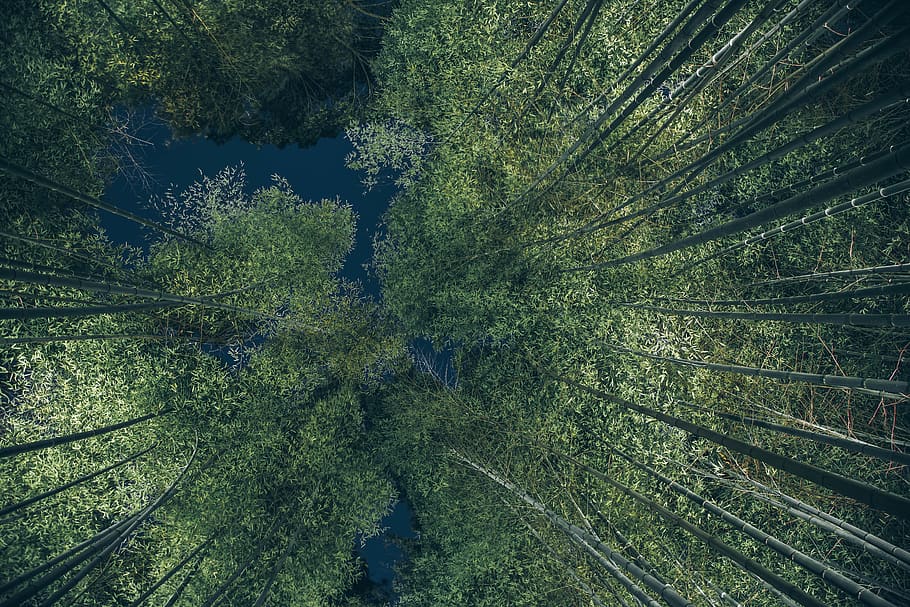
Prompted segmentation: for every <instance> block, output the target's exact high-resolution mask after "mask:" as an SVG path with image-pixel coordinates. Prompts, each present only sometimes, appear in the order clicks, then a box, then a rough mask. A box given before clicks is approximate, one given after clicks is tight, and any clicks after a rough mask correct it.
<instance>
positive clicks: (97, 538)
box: [0, 511, 141, 604]
mask: <svg viewBox="0 0 910 607" xmlns="http://www.w3.org/2000/svg"><path fill="white" fill-rule="evenodd" d="M140 512H141V511H140ZM138 516H139V513H136V514H133V515H130V516H129V517H127V518H125V519H123V520H121V521H118V522H116V523H114V524H112V525H110V526H109V527H107V528H106V529H103V530H102V531H99V532H98V533H96V534H95V535H93V536H92V537H90V538H89V539H87V540H85V541H83V542H80V543H79V544H77V545H75V546H73V547H72V548H69V549H67V550H65V551H64V552H62V553H60V554H58V555H57V556H55V557H54V558H52V559H51V560H49V561H47V562H46V563H43V564H41V565H38V566H37V567H34V568H32V569H30V570H28V571H26V572H25V573H22V574H20V575H17V576H16V577H14V578H12V579H10V580H8V581H6V582H4V583H3V585H2V586H0V594H4V593H6V592H8V591H9V590H12V589H13V588H15V587H16V586H20V585H22V584H23V583H25V582H27V581H28V580H30V579H32V578H34V577H36V576H38V575H40V574H42V573H44V572H45V571H47V570H48V569H50V568H52V567H54V566H55V565H58V564H59V563H62V562H63V561H66V560H67V559H71V558H72V557H73V556H74V555H78V554H79V553H80V552H83V551H85V550H87V549H89V548H90V547H91V546H93V545H95V544H97V543H99V542H102V541H103V540H105V538H107V537H109V536H110V535H112V534H114V533H116V532H118V531H119V530H121V529H123V528H125V527H126V526H127V525H128V524H129V523H130V522H132V521H133V520H135V519H136V518H137V517H138ZM87 558H88V556H84V558H81V560H74V563H75V564H79V563H81V562H82V561H84V560H85V559H87ZM75 564H74V565H72V566H70V565H69V564H67V565H66V566H64V567H63V568H62V569H61V571H63V573H66V572H67V571H69V570H70V569H71V568H72V567H74V566H75ZM61 575H62V574H61ZM33 586H34V585H33ZM30 588H31V587H30ZM40 590H41V589H40V588H38V589H36V590H35V591H34V592H31V593H30V594H27V595H24V594H23V596H24V597H31V596H34V594H36V593H37V592H40ZM23 592H24V591H20V592H19V593H17V594H16V596H19V594H22V593H23ZM13 598H16V597H13ZM10 604H16V603H15V602H11V603H10Z"/></svg>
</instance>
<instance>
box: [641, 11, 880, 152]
mask: <svg viewBox="0 0 910 607" xmlns="http://www.w3.org/2000/svg"><path fill="white" fill-rule="evenodd" d="M862 2H863V0H859V1H858V2H851V3H850V4H847V5H845V6H841V7H838V6H837V5H832V6H831V7H829V8H828V9H827V10H826V11H825V12H823V13H822V14H821V15H819V16H818V17H817V18H816V19H815V21H813V22H812V24H811V25H809V27H807V28H803V29H801V30H800V32H799V33H798V34H797V35H796V36H794V37H793V38H791V39H790V41H789V42H787V44H785V45H784V46H783V47H781V48H780V50H778V51H777V53H775V54H774V56H773V57H771V58H770V59H768V60H767V61H766V62H765V63H764V64H762V66H761V67H759V68H758V69H757V70H756V71H754V72H753V73H752V75H751V76H749V78H748V79H747V80H746V81H745V82H744V83H742V84H741V85H740V86H739V87H738V88H737V89H736V90H735V91H733V93H731V94H730V95H729V96H728V97H726V98H725V99H724V100H723V102H721V104H720V106H718V108H717V109H716V110H715V111H714V114H715V115H719V113H720V112H721V111H723V110H725V109H726V108H727V107H729V106H730V104H731V103H733V102H734V101H735V100H736V99H738V98H739V97H740V96H742V94H743V93H745V92H746V91H748V90H750V89H751V88H752V85H754V84H755V83H756V82H758V81H759V80H760V79H761V78H762V77H764V76H765V75H766V74H768V73H770V72H771V70H772V68H773V67H774V66H775V65H777V63H778V62H779V61H780V60H781V59H783V58H784V57H786V56H787V55H789V54H790V53H791V52H792V51H793V50H794V49H795V48H796V47H798V46H807V45H809V44H811V43H812V42H813V41H814V40H816V39H818V38H819V37H820V36H822V35H824V34H825V33H827V32H828V29H827V25H828V23H836V22H837V21H838V20H840V19H841V18H843V17H844V16H846V14H847V13H849V12H850V11H852V10H856V8H858V7H859V5H860V4H862ZM797 8H798V7H797ZM794 10H796V9H794ZM709 120H710V118H707V117H706V118H704V119H702V120H701V121H700V122H699V123H698V124H696V125H695V126H693V127H692V129H691V130H690V132H689V133H688V134H686V135H683V136H682V137H680V138H679V139H678V140H676V141H675V142H674V143H673V144H672V145H671V146H670V148H669V149H668V150H667V151H666V152H664V153H663V154H661V155H660V156H658V159H659V160H663V159H665V158H668V157H669V156H672V155H674V154H676V153H678V152H682V151H685V150H688V149H691V148H693V147H695V146H696V145H698V144H700V143H703V142H705V141H708V140H710V139H714V138H716V137H718V136H719V135H721V134H723V133H725V132H727V131H729V130H732V129H735V128H738V127H739V126H742V124H745V121H746V120H748V118H744V119H743V122H742V123H739V124H736V123H731V124H728V125H725V126H722V127H720V128H718V129H715V130H712V131H711V132H709V133H706V134H705V135H702V136H701V137H698V138H697V139H695V140H693V141H691V142H689V143H686V144H683V142H685V141H686V139H688V138H689V137H691V136H692V133H695V132H697V131H698V129H700V128H701V127H703V126H704V125H705V124H707V122H708V121H709Z"/></svg>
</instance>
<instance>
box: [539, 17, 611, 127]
mask: <svg viewBox="0 0 910 607" xmlns="http://www.w3.org/2000/svg"><path fill="white" fill-rule="evenodd" d="M603 4H604V3H603V0H597V2H596V4H595V6H594V8H593V10H592V11H591V14H590V15H588V19H587V21H586V22H585V24H584V29H583V30H582V32H581V36H579V38H578V42H576V43H575V50H574V51H573V52H572V58H571V59H569V65H568V66H567V67H566V71H565V72H564V73H563V75H562V78H560V80H559V83H558V84H557V85H556V94H557V95H561V94H562V91H563V90H565V88H566V82H568V80H569V76H571V75H572V72H573V70H574V69H575V64H576V63H577V62H578V58H579V57H580V56H581V49H582V48H583V47H584V44H585V42H587V40H588V38H589V37H590V36H591V28H592V27H594V23H595V22H596V21H597V17H598V16H599V15H600V11H601V9H602V8H603ZM555 111H556V98H554V99H553V102H552V103H551V104H550V109H549V111H548V112H547V119H546V124H550V122H551V120H552V119H553V112H555ZM564 128H565V127H562V128H561V129H560V130H563V129H564ZM541 145H543V142H542V141H541Z"/></svg>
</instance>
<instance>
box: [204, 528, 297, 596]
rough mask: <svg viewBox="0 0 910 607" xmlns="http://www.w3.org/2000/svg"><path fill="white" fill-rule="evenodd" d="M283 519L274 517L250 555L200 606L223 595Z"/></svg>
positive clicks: (251, 561) (263, 547)
mask: <svg viewBox="0 0 910 607" xmlns="http://www.w3.org/2000/svg"><path fill="white" fill-rule="evenodd" d="M279 520H280V523H279ZM284 520H285V517H284V516H282V517H281V518H280V519H275V520H274V521H273V522H272V524H271V525H270V526H269V530H268V531H267V532H266V533H265V534H263V536H262V537H261V538H260V540H259V542H258V543H257V545H256V548H255V549H254V550H253V552H251V553H250V556H249V557H248V558H247V560H246V561H244V562H243V563H241V564H240V566H239V567H237V568H236V569H235V570H234V572H233V573H232V574H231V575H230V576H229V577H228V578H227V579H226V580H225V581H224V582H223V583H222V584H221V585H220V586H218V588H216V589H215V592H213V593H212V594H211V595H210V596H209V597H208V598H207V599H206V600H205V602H204V603H203V604H202V607H212V605H214V604H215V603H216V602H217V601H218V600H219V599H220V598H221V597H222V596H223V595H224V593H225V592H227V591H228V589H229V588H230V587H231V586H232V585H233V584H234V582H236V581H237V578H239V577H240V576H241V575H243V572H244V571H246V570H247V569H249V568H250V566H251V565H252V564H253V563H254V562H255V561H256V560H257V559H258V558H259V557H260V555H262V553H263V551H264V550H265V545H266V542H267V541H268V539H269V538H270V537H271V534H272V530H273V529H274V528H275V527H276V526H280V525H281V524H283V523H284Z"/></svg>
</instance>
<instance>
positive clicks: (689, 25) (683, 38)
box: [507, 0, 739, 207]
mask: <svg viewBox="0 0 910 607" xmlns="http://www.w3.org/2000/svg"><path fill="white" fill-rule="evenodd" d="M733 1H737V2H738V1H739V0H731V3H732V2H733ZM693 4H694V3H692V2H690V4H689V6H690V7H691V6H692V5H693ZM719 5H720V0H706V2H705V3H704V4H703V5H702V6H701V7H700V8H699V9H698V10H697V11H696V12H695V14H694V15H692V16H691V17H690V18H689V19H688V21H687V22H686V24H685V25H683V27H682V28H681V29H680V30H679V31H678V32H677V33H676V35H674V36H673V38H672V39H671V40H670V41H669V42H668V43H667V45H666V46H665V47H664V48H663V49H662V50H661V52H660V53H658V55H657V56H656V57H655V58H654V59H653V60H652V61H651V62H650V63H649V65H648V67H647V68H646V69H645V70H643V71H642V73H641V74H639V75H638V76H637V77H635V79H633V80H632V82H630V83H629V84H628V85H627V86H626V88H625V89H624V90H623V92H622V93H620V95H619V96H618V97H616V99H614V100H613V101H611V102H610V104H609V105H608V106H607V108H606V109H605V110H604V111H603V112H601V114H600V116H599V117H598V118H597V120H595V121H594V122H593V123H592V124H591V125H589V126H588V128H587V129H585V131H584V133H582V135H581V136H580V137H579V138H578V139H576V141H575V143H573V144H572V145H571V146H569V148H568V149H566V150H565V151H564V152H563V153H562V154H561V155H560V156H559V158H557V159H556V160H555V161H554V162H553V163H552V164H550V166H549V167H547V168H546V169H545V170H544V171H543V173H541V174H540V175H538V176H537V177H536V178H535V179H534V181H533V182H532V183H531V185H530V186H528V187H527V188H525V189H524V190H523V191H522V192H521V193H520V194H519V195H518V196H516V197H515V198H514V199H513V200H512V202H510V203H509V204H508V205H507V207H508V206H511V205H513V204H515V203H517V202H519V201H521V200H523V199H525V198H526V197H527V196H529V195H530V194H531V193H532V192H534V190H536V189H537V187H538V186H539V185H540V184H542V183H543V182H544V181H545V180H546V179H547V178H548V177H549V176H550V175H552V174H553V173H555V172H556V170H557V169H559V168H560V167H561V166H562V165H563V164H564V163H565V162H566V161H567V160H569V158H570V157H572V156H573V155H574V154H575V152H577V151H578V150H579V149H581V147H582V146H583V145H584V143H585V142H586V141H587V140H588V139H589V138H590V137H591V136H593V135H595V134H596V133H598V132H599V131H600V130H601V128H602V127H603V125H604V124H605V123H606V121H607V120H608V119H609V118H610V117H611V116H612V115H613V114H615V113H616V111H617V110H618V109H619V108H620V107H621V106H622V105H623V104H624V103H625V102H626V101H628V100H629V99H631V98H632V96H633V95H634V94H635V91H637V90H639V89H640V88H641V87H642V86H647V85H646V84H645V83H646V82H648V81H649V80H655V78H654V74H655V73H656V72H657V71H658V70H659V69H660V66H661V64H662V63H663V62H664V61H666V60H668V59H669V58H670V57H671V56H672V55H673V53H676V52H677V51H678V50H680V49H682V48H683V46H684V45H685V44H686V42H688V41H689V40H687V39H688V38H690V36H692V35H693V34H694V33H695V31H696V30H697V28H698V27H699V26H700V25H702V24H704V23H706V22H708V20H709V18H711V13H712V12H713V11H714V9H716V8H717V7H718V6H719ZM729 5H730V4H728V6H729ZM678 17H679V18H680V21H681V20H682V18H684V13H680V15H679V16H678ZM674 23H675V21H674ZM671 25H672V24H671ZM668 29H669V28H668ZM665 31H666V30H665ZM655 42H656V41H655ZM702 42H704V41H702ZM649 48H650V47H649ZM687 48H688V47H687ZM689 50H690V51H691V52H694V50H695V49H689ZM691 52H689V53H687V52H686V50H685V49H684V50H683V51H682V53H685V56H688V55H689V54H691ZM643 57H645V55H644V54H643V55H642V56H641V57H640V58H643ZM684 60H685V59H683V61H684ZM626 72H627V73H628V72H630V69H627V70H626ZM624 75H626V74H624ZM620 81H621V79H617V83H618V82H620ZM652 84H653V82H652ZM614 86H615V85H614ZM657 86H659V83H658V84H657V85H654V86H653V89H652V91H650V92H649V93H648V94H649V95H650V94H651V92H653V91H654V90H657ZM611 90H612V89H611ZM592 105H593V102H592ZM595 147H596V146H595ZM570 171H571V168H569V169H566V170H564V171H563V172H562V173H561V174H560V176H559V177H558V178H557V179H556V180H555V182H554V183H556V182H559V181H561V180H562V179H563V178H565V176H566V175H567V174H568V173H569V172H570ZM552 185H553V184H552V183H551V185H550V187H552ZM546 191H547V190H546V189H545V190H544V191H543V192H540V193H538V197H539V196H541V195H543V194H544V193H546Z"/></svg>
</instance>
